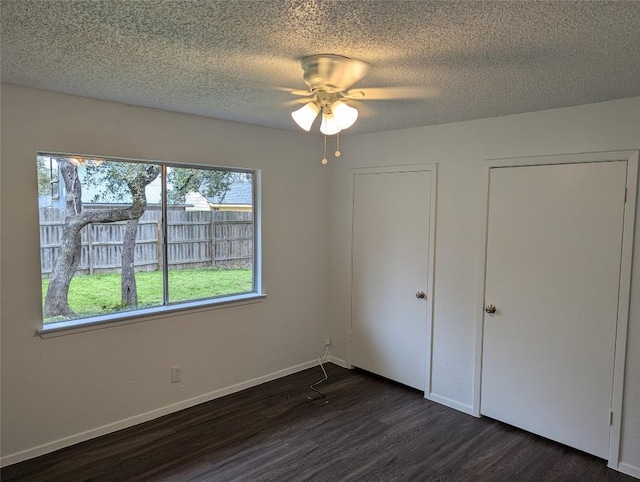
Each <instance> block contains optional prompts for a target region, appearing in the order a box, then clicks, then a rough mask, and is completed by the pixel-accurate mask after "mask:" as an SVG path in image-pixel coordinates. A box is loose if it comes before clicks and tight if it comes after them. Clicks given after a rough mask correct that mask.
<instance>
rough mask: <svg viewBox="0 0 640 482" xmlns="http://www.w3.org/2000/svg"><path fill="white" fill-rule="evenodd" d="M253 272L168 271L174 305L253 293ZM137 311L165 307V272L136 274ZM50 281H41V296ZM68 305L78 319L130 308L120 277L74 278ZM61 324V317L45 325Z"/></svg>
mask: <svg viewBox="0 0 640 482" xmlns="http://www.w3.org/2000/svg"><path fill="white" fill-rule="evenodd" d="M252 282H253V279H252V272H251V269H213V268H204V269H182V270H171V271H170V272H169V295H170V300H169V301H171V302H177V301H187V300H197V299H202V298H211V297H215V296H224V295H228V294H236V293H248V292H251V290H252ZM136 284H137V289H138V303H139V304H138V308H148V307H152V306H162V272H161V271H151V272H140V273H136ZM48 285H49V280H48V279H44V280H42V297H43V299H44V296H45V294H46V292H47V287H48ZM69 305H70V306H71V309H73V310H74V311H75V312H76V314H77V315H78V317H80V318H82V317H87V316H97V315H104V314H108V313H115V312H118V311H123V310H127V309H129V308H128V307H127V306H124V305H123V304H122V302H121V297H120V274H119V273H113V274H99V275H85V276H74V277H73V279H72V280H71V286H70V288H69ZM55 321H60V319H59V317H58V318H52V319H48V320H45V323H51V322H55Z"/></svg>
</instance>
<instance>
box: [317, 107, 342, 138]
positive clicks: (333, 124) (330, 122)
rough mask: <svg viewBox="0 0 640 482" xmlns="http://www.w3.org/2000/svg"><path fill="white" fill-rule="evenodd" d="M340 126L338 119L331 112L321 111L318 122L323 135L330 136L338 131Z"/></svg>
mask: <svg viewBox="0 0 640 482" xmlns="http://www.w3.org/2000/svg"><path fill="white" fill-rule="evenodd" d="M340 131H341V129H340V126H339V125H338V119H336V116H335V115H333V113H332V112H323V113H322V123H321V124H320V132H322V133H323V134H324V135H325V136H332V135H334V134H337V133H338V132H340Z"/></svg>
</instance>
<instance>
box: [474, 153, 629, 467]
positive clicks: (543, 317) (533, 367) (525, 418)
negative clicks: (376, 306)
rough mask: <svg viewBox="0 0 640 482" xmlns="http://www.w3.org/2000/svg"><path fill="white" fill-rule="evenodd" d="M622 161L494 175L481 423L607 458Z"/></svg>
mask: <svg viewBox="0 0 640 482" xmlns="http://www.w3.org/2000/svg"><path fill="white" fill-rule="evenodd" d="M626 172H627V163H626V161H619V162H593V163H582V164H563V165H538V166H524V167H501V168H492V169H491V170H490V176H489V182H490V184H489V211H488V212H489V214H488V231H487V258H486V263H487V264H486V280H485V281H486V282H485V304H486V307H485V311H486V313H485V316H484V335H483V352H482V353H483V358H482V385H481V413H482V414H483V415H487V416H489V417H492V418H495V419H498V420H501V421H503V422H506V423H509V424H511V425H515V426H517V427H520V428H523V429H525V430H528V431H530V432H533V433H536V434H539V435H542V436H544V437H548V438H550V439H553V440H556V441H558V442H561V443H564V444H567V445H570V446H572V447H575V448H578V449H580V450H583V451H585V452H588V453H591V454H594V455H597V456H599V457H603V458H607V456H608V451H609V430H610V410H611V400H612V399H611V396H612V395H611V394H612V384H613V368H614V366H613V365H614V354H615V337H616V323H617V310H618V294H619V293H618V291H619V284H620V262H621V248H622V231H623V216H624V209H625V186H626Z"/></svg>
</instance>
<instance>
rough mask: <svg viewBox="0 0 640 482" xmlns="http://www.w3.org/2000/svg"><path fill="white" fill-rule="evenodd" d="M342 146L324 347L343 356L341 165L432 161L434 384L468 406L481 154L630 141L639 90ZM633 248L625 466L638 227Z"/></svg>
mask: <svg viewBox="0 0 640 482" xmlns="http://www.w3.org/2000/svg"><path fill="white" fill-rule="evenodd" d="M363 122H364V121H363ZM342 147H343V149H342V151H343V155H342V157H340V160H339V162H337V161H333V162H331V163H330V164H331V166H332V193H331V198H332V207H331V222H332V224H331V225H332V235H331V275H330V276H331V292H330V299H331V300H332V303H331V309H330V313H329V315H330V320H331V326H332V334H333V338H334V343H333V346H332V349H333V352H332V353H333V354H334V355H335V356H337V357H339V358H342V359H346V357H347V356H348V353H347V336H348V335H347V320H348V308H349V307H348V286H349V285H348V283H349V280H348V277H347V266H348V263H349V233H350V224H349V222H350V220H349V215H348V213H349V210H348V203H349V199H348V180H349V173H348V168H351V167H372V166H388V165H398V164H415V163H437V164H438V181H437V208H436V209H437V211H436V237H435V257H436V259H435V284H434V291H435V292H434V339H433V361H432V363H433V365H432V371H433V374H432V392H433V394H434V395H436V396H437V397H438V399H440V400H442V401H445V402H447V403H448V404H449V405H451V406H454V407H456V408H459V409H462V410H466V411H469V412H470V411H471V408H472V403H473V376H474V336H475V326H476V325H475V323H476V314H475V309H476V296H477V287H478V282H479V280H478V276H479V274H478V266H479V261H478V260H479V237H480V220H481V206H480V202H481V199H482V197H481V192H482V189H483V188H484V186H483V185H482V183H481V176H480V173H481V161H482V160H483V159H492V158H504V157H508V158H511V157H520V156H539V155H545V154H563V153H578V152H593V151H607V150H625V149H638V148H640V97H637V98H631V99H623V100H617V101H612V102H605V103H599V104H591V105H584V106H578V107H571V108H566V109H554V110H549V111H543V112H535V113H529V114H521V115H512V116H505V117H497V118H491V119H482V120H477V121H469V122H461V123H457V124H449V125H440V126H432V127H424V128H416V129H406V130H398V131H390V132H384V133H378V134H363V135H356V136H351V137H350V136H347V135H345V136H344V138H343V139H342ZM638 213H640V209H639V210H638ZM635 248H636V256H635V261H634V270H633V278H634V283H633V287H632V302H631V312H630V317H631V321H630V329H629V338H628V343H629V348H628V355H627V366H626V389H625V399H624V405H625V408H624V413H623V445H622V451H621V461H622V463H623V464H625V465H624V466H623V469H625V470H626V471H627V472H631V473H635V474H636V475H638V476H640V282H638V280H640V236H637V237H636V242H635ZM634 471H635V472H634Z"/></svg>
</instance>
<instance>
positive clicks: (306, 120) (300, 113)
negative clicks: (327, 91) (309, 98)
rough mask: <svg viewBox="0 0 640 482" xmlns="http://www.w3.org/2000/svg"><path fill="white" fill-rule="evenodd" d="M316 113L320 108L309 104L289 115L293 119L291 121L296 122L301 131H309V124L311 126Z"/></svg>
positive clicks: (314, 104)
mask: <svg viewBox="0 0 640 482" xmlns="http://www.w3.org/2000/svg"><path fill="white" fill-rule="evenodd" d="M318 112H320V107H318V106H317V105H316V103H315V102H309V103H308V104H305V105H303V106H302V107H300V108H299V109H298V110H294V111H293V112H292V113H291V117H293V120H294V121H296V124H298V125H299V126H300V127H301V128H302V129H304V130H305V131H309V130H310V129H311V124H313V121H314V120H315V119H316V117H317V115H318Z"/></svg>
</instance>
